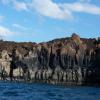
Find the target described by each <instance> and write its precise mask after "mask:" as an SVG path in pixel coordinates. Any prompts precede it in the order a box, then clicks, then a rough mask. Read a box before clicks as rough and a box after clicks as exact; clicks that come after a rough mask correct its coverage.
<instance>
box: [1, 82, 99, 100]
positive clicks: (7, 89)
mask: <svg viewBox="0 0 100 100" xmlns="http://www.w3.org/2000/svg"><path fill="white" fill-rule="evenodd" d="M0 100H100V88H96V87H65V86H55V85H47V84H36V83H14V82H0Z"/></svg>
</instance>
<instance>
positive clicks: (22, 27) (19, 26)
mask: <svg viewBox="0 0 100 100" xmlns="http://www.w3.org/2000/svg"><path fill="white" fill-rule="evenodd" d="M13 27H15V28H19V29H22V30H26V27H24V26H22V25H19V24H13Z"/></svg>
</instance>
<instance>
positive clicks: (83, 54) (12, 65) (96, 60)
mask: <svg viewBox="0 0 100 100" xmlns="http://www.w3.org/2000/svg"><path fill="white" fill-rule="evenodd" d="M0 78H1V79H2V80H11V81H12V80H17V81H19V80H20V81H21V80H22V81H31V82H45V83H52V84H65V85H95V84H97V85H100V38H98V39H95V38H94V39H85V38H80V37H79V36H78V35H77V34H75V33H74V34H72V36H71V37H69V38H62V39H56V40H52V41H49V42H45V43H39V44H37V43H31V42H29V43H25V42H23V43H16V42H8V41H0Z"/></svg>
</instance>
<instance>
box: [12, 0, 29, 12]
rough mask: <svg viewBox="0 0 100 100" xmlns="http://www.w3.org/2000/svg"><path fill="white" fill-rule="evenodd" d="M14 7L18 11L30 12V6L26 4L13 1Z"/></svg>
mask: <svg viewBox="0 0 100 100" xmlns="http://www.w3.org/2000/svg"><path fill="white" fill-rule="evenodd" d="M13 6H14V8H15V9H16V10H18V11H22V10H24V11H28V5H27V3H25V2H19V1H16V0H13Z"/></svg>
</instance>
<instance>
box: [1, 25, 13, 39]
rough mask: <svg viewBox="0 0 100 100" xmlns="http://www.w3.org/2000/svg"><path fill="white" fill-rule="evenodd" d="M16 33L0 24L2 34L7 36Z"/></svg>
mask: <svg viewBox="0 0 100 100" xmlns="http://www.w3.org/2000/svg"><path fill="white" fill-rule="evenodd" d="M13 34H14V33H13V32H12V31H10V30H9V29H8V28H6V27H3V26H0V36H2V37H7V36H10V35H13Z"/></svg>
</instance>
